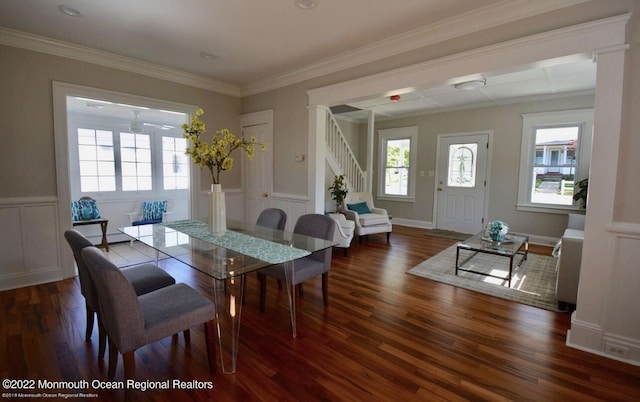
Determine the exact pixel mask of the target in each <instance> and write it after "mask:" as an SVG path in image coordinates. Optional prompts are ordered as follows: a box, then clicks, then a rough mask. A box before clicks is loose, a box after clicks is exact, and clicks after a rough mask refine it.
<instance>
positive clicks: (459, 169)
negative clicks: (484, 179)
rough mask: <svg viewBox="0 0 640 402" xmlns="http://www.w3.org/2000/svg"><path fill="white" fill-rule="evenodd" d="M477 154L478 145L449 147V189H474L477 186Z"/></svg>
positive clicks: (452, 145) (454, 145)
mask: <svg viewBox="0 0 640 402" xmlns="http://www.w3.org/2000/svg"><path fill="white" fill-rule="evenodd" d="M477 154H478V144H477V143H469V144H451V145H449V172H447V173H448V174H447V185H448V186H449V187H467V188H473V187H475V186H476V163H477Z"/></svg>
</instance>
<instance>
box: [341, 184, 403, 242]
mask: <svg viewBox="0 0 640 402" xmlns="http://www.w3.org/2000/svg"><path fill="white" fill-rule="evenodd" d="M341 212H342V213H343V214H345V216H346V217H347V219H349V220H351V221H353V222H355V225H356V226H355V233H356V234H357V235H358V240H359V241H360V242H362V237H363V236H368V235H370V234H375V233H386V234H387V243H388V242H389V237H390V235H391V230H392V228H393V227H392V225H391V220H390V218H389V214H388V213H387V210H386V209H382V208H376V207H375V206H374V205H373V197H372V196H371V193H348V194H347V196H346V197H345V199H344V202H343V209H342V211H341Z"/></svg>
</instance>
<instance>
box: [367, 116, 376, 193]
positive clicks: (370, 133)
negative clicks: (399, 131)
mask: <svg viewBox="0 0 640 402" xmlns="http://www.w3.org/2000/svg"><path fill="white" fill-rule="evenodd" d="M375 120H376V118H375V112H374V111H373V110H370V111H369V123H368V126H367V177H366V180H367V182H366V184H365V191H368V192H370V193H373V141H374V138H375Z"/></svg>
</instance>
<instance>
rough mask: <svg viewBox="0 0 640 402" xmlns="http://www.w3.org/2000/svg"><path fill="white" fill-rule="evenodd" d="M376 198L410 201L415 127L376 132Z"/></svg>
mask: <svg viewBox="0 0 640 402" xmlns="http://www.w3.org/2000/svg"><path fill="white" fill-rule="evenodd" d="M378 135H379V149H380V157H379V158H378V161H379V163H378V164H379V167H380V168H379V172H380V176H379V178H378V197H379V198H387V199H400V200H413V198H414V194H415V172H416V150H417V146H418V127H417V126H413V127H402V128H392V129H386V130H379V131H378Z"/></svg>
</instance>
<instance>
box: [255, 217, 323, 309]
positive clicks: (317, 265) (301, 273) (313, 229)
mask: <svg viewBox="0 0 640 402" xmlns="http://www.w3.org/2000/svg"><path fill="white" fill-rule="evenodd" d="M335 228H336V223H335V221H334V220H333V219H332V218H330V217H328V216H325V215H320V214H307V215H302V216H301V217H299V218H298V220H297V221H296V225H295V227H294V229H293V239H292V240H293V245H294V246H295V243H296V235H305V236H311V237H317V238H320V239H325V240H333V234H334V231H335ZM331 249H332V248H331V247H329V248H326V249H324V250H320V251H316V252H315V253H312V254H311V255H308V256H306V257H303V258H300V259H298V260H295V261H294V265H293V272H294V275H293V283H292V285H294V286H297V287H298V291H299V292H300V293H302V283H303V282H305V281H307V280H309V279H311V278H314V277H316V276H319V275H322V298H323V300H324V305H325V306H328V305H329V295H328V284H329V268H331ZM267 276H271V277H273V278H276V279H277V280H279V281H284V280H286V278H285V271H284V266H283V265H282V264H278V265H272V266H270V267H266V268H262V269H260V270H258V279H259V281H260V310H261V311H264V306H265V297H266V284H267V282H266V279H267V278H266V277H267Z"/></svg>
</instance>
